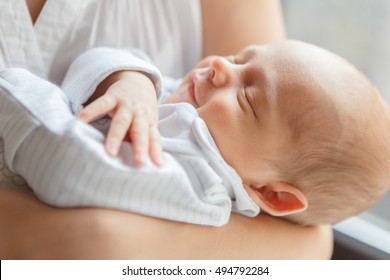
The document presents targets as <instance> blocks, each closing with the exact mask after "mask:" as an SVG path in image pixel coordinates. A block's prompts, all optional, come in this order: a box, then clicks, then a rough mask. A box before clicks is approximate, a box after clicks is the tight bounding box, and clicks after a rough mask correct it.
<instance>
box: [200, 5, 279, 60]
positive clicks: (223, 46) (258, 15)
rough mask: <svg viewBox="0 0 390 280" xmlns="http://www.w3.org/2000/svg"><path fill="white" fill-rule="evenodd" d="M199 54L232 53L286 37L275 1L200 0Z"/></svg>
mask: <svg viewBox="0 0 390 280" xmlns="http://www.w3.org/2000/svg"><path fill="white" fill-rule="evenodd" d="M201 6H202V21H203V55H204V56H209V55H215V54H218V55H231V54H236V53H238V52H239V51H240V50H242V49H243V48H244V47H246V46H248V45H251V44H266V43H271V42H276V41H281V40H284V39H285V37H286V34H285V30H284V23H283V14H282V9H281V5H280V1H279V0H245V1H242V0H213V1H210V0H201Z"/></svg>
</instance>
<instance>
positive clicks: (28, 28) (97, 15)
mask: <svg viewBox="0 0 390 280" xmlns="http://www.w3.org/2000/svg"><path fill="white" fill-rule="evenodd" d="M200 10H201V9H200V3H199V0H186V1H182V0H164V1H161V0H83V1H69V0H46V3H45V5H44V7H43V9H42V11H41V13H40V15H39V17H38V19H37V21H36V22H35V25H34V26H33V25H32V22H31V18H30V15H29V12H28V8H27V5H26V1H25V0H1V1H0V18H1V21H0V70H2V69H5V68H8V67H20V68H24V69H26V70H28V71H30V72H31V73H33V74H35V75H37V76H39V77H42V78H45V79H47V78H49V77H50V79H51V81H54V82H57V83H61V82H62V79H63V77H64V75H65V72H66V71H67V68H68V67H69V65H70V64H71V63H72V62H73V60H74V59H75V58H76V57H78V56H79V55H80V54H81V53H83V52H85V51H86V50H87V49H89V48H92V47H95V46H113V47H122V48H131V47H136V48H139V49H142V50H144V51H145V52H146V53H147V54H148V55H149V56H150V57H151V59H152V60H153V63H154V64H156V65H157V66H158V67H159V69H160V70H161V71H162V73H163V74H164V75H168V76H176V77H178V76H182V75H184V74H185V73H186V72H187V71H188V70H190V69H191V68H192V67H193V66H194V65H195V63H197V62H198V61H199V59H200V57H201V51H202V24H201V15H200ZM3 153H4V149H3V142H2V139H0V157H2V154H3ZM15 182H17V184H15ZM21 182H23V180H21V178H19V177H18V176H16V175H14V174H12V173H11V172H10V171H9V170H8V169H7V167H6V166H4V164H3V160H0V187H1V186H16V185H22V183H21Z"/></svg>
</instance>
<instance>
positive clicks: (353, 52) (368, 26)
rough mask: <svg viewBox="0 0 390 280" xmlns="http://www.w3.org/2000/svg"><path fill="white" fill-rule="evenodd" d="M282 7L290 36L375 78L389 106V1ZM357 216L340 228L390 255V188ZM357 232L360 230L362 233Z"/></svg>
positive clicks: (296, 1)
mask: <svg viewBox="0 0 390 280" xmlns="http://www.w3.org/2000/svg"><path fill="white" fill-rule="evenodd" d="M282 7H283V13H284V18H285V25H286V31H287V36H288V38H290V39H297V40H302V41H305V42H309V43H313V44H315V45H318V46H321V47H323V48H325V49H328V50H330V51H332V52H334V53H336V54H338V55H340V56H342V57H344V58H346V59H347V60H348V61H350V62H351V63H352V64H354V65H355V66H356V67H357V68H358V69H359V70H360V71H362V72H363V73H364V74H365V75H366V76H367V77H368V78H369V79H370V80H371V82H372V83H373V84H374V85H375V86H376V87H377V88H378V89H379V91H380V92H381V94H382V95H383V97H384V98H385V99H386V101H387V103H388V104H389V106H390V1H388V0H343V1H340V0H323V1H312V0H282ZM389 145H390V143H389ZM358 218H359V219H351V220H350V221H346V222H345V223H342V224H341V225H337V226H336V227H335V228H336V229H340V231H342V232H345V231H352V233H351V235H354V237H355V238H357V239H359V238H360V239H362V240H365V241H366V243H372V244H371V245H373V246H377V247H380V249H382V250H383V251H385V252H387V253H388V254H389V255H388V256H390V193H389V194H388V195H387V196H386V197H385V198H384V199H383V200H381V201H380V202H379V203H378V204H377V205H375V206H374V207H373V208H372V209H370V210H369V211H367V212H365V213H363V214H362V215H360V216H359V217H358ZM371 225H373V226H374V227H373V228H374V229H372V230H370V232H371V233H372V232H374V231H375V228H376V229H377V233H375V234H373V235H372V236H371V235H370V234H371V233H370V232H368V233H367V232H365V231H364V230H363V227H364V228H370V229H371ZM352 228H353V229H352ZM362 230H363V231H362ZM354 231H361V232H360V236H359V234H358V233H353V232H354ZM366 239H367V240H366ZM370 239H371V240H370ZM372 239H377V241H373V240H372ZM378 239H379V240H378Z"/></svg>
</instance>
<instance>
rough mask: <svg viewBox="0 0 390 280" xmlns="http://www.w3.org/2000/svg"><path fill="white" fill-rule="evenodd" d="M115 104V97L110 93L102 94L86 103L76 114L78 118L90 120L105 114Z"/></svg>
mask: <svg viewBox="0 0 390 280" xmlns="http://www.w3.org/2000/svg"><path fill="white" fill-rule="evenodd" d="M115 106H116V101H115V98H113V97H112V96H110V95H103V96H101V97H99V98H98V99H96V100H95V101H93V102H92V103H90V104H89V105H87V106H86V107H85V108H84V109H83V110H82V111H81V112H80V113H79V115H78V118H79V119H81V120H83V121H85V122H90V121H92V120H93V119H94V118H96V117H98V116H101V115H104V114H107V113H109V112H110V111H112V110H113V109H114V108H115Z"/></svg>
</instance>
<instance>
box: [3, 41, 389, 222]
mask: <svg viewBox="0 0 390 280" xmlns="http://www.w3.org/2000/svg"><path fill="white" fill-rule="evenodd" d="M118 71H121V72H122V73H123V75H122V79H127V78H128V76H126V75H127V74H129V73H130V76H132V75H133V74H135V75H139V78H141V79H138V80H137V81H138V82H137V83H135V84H134V83H127V84H128V85H131V87H132V89H131V90H139V91H140V92H142V94H150V96H154V98H156V96H157V98H158V100H159V106H158V118H159V121H158V133H154V134H153V133H152V132H151V133H150V135H151V136H150V137H151V138H153V139H154V140H153V141H155V140H156V139H157V138H158V137H160V141H161V146H162V153H160V152H159V151H158V149H155V151H154V152H152V153H151V154H152V160H150V159H149V158H146V159H144V158H141V159H140V158H139V157H138V155H137V151H136V150H135V149H134V145H135V143H134V141H133V140H131V141H128V139H125V141H123V142H121V143H120V144H119V143H118V144H117V146H115V145H114V146H113V145H112V142H111V143H109V144H107V143H108V142H109V139H110V137H111V139H113V138H115V137H113V135H114V134H115V133H117V134H119V135H124V134H125V133H126V131H127V130H128V128H126V127H125V128H124V131H123V132H121V130H120V129H118V123H119V122H118V121H117V120H116V121H115V119H116V117H115V116H117V115H118V114H119V113H121V114H126V111H125V110H122V112H120V110H117V111H116V114H111V113H112V111H113V108H121V106H120V102H121V100H122V99H121V98H122V97H121V98H117V97H116V96H115V95H113V94H110V95H105V92H106V91H107V92H109V91H108V90H107V89H103V91H102V92H103V94H101V96H99V97H97V98H96V97H94V93H96V92H97V90H98V89H99V86H98V85H99V84H102V83H101V82H102V81H104V80H106V79H107V77H110V75H111V74H112V73H117V72H118ZM130 76H129V77H130ZM145 77H146V78H145ZM143 83H144V84H143ZM148 83H149V85H148ZM122 84H123V83H122ZM124 84H126V83H124ZM150 84H151V85H153V86H152V87H150ZM178 84H179V83H178V82H177V81H174V80H172V79H169V78H161V75H160V73H159V71H158V69H156V68H155V67H154V66H153V65H152V64H151V63H150V62H148V61H147V59H146V58H145V56H144V55H143V54H141V53H140V52H139V51H135V50H129V51H128V50H118V49H109V48H97V49H92V50H90V51H88V52H86V53H84V54H83V55H82V56H80V57H79V58H78V59H77V60H76V61H75V62H74V63H73V64H72V66H71V67H70V69H69V71H68V74H67V76H66V78H65V80H64V82H63V85H62V87H61V89H60V88H58V87H56V86H54V85H52V84H50V83H48V82H46V81H44V80H41V79H39V78H37V77H34V76H32V75H31V74H29V73H28V72H25V71H24V70H21V69H6V70H4V71H2V72H1V73H0V99H1V102H0V116H1V117H0V135H1V138H3V140H4V143H5V153H4V155H5V162H6V164H7V166H8V167H9V169H10V170H11V171H12V172H14V173H16V174H20V175H21V176H22V177H24V178H25V180H26V181H27V183H28V185H29V187H30V188H31V189H32V190H33V192H34V193H35V194H36V195H37V197H38V198H40V199H41V200H43V201H44V202H46V203H48V204H50V205H54V206H58V207H77V206H98V207H109V208H115V209H121V210H126V211H133V212H137V213H141V214H145V215H152V216H155V217H160V218H165V219H172V220H177V221H182V222H189V223H197V224H203V225H214V226H221V225H223V224H225V223H226V222H227V221H228V219H229V216H230V214H231V212H232V211H233V212H236V213H240V214H243V215H246V216H249V217H253V216H256V215H258V214H259V213H260V209H261V211H262V212H264V213H268V214H270V215H273V216H279V217H283V218H284V219H288V220H289V221H292V222H296V223H300V224H304V225H312V224H324V223H336V222H338V221H340V220H342V219H345V218H347V217H349V216H352V215H355V214H357V213H359V212H362V211H364V210H366V209H367V208H369V207H370V206H371V205H372V204H374V203H375V202H376V201H378V199H380V198H381V197H382V196H383V195H384V194H385V193H386V192H387V191H388V190H389V186H390V145H389V144H388V143H390V115H389V110H388V108H387V107H386V104H385V102H384V101H383V99H382V98H381V96H380V94H379V93H378V91H377V90H376V89H375V88H374V87H373V86H372V85H371V84H370V82H369V81H368V80H367V79H366V78H365V77H364V76H363V75H362V74H361V73H360V72H359V71H357V70H356V69H355V68H354V67H353V66H352V65H350V64H349V63H347V62H346V61H345V60H343V59H341V58H340V57H338V56H336V55H334V54H332V53H329V52H328V51H326V50H323V49H321V48H319V47H316V46H313V45H310V44H306V43H302V42H297V41H285V42H281V43H276V44H269V45H262V46H250V47H248V48H245V49H244V50H243V51H241V52H240V53H239V54H237V55H235V56H229V57H219V56H212V57H208V58H206V59H204V60H203V61H201V62H200V63H199V64H198V65H197V66H196V67H195V69H193V71H191V73H189V74H188V75H187V76H186V77H185V78H184V79H183V80H182V81H181V83H180V84H179V85H178ZM114 85H115V82H114V83H113V84H112V86H114ZM177 85H178V86H177ZM145 89H147V90H145ZM117 92H120V93H121V95H123V94H126V88H123V87H122V88H120V90H118V91H117ZM145 98H150V97H145ZM83 104H88V105H87V106H86V107H85V108H83ZM107 113H109V114H110V115H112V116H113V118H112V121H111V118H110V117H108V116H107V115H106V114H107ZM76 114H78V115H79V117H75V115H76ZM99 116H100V117H99ZM92 118H94V120H93V121H92V122H90V124H87V123H86V122H85V121H90V120H92ZM80 119H81V120H80ZM82 120H84V121H82ZM138 121H139V120H138ZM111 123H112V124H113V125H114V126H116V127H115V129H116V132H115V133H114V134H113V131H114V130H113V127H112V126H111V127H110V124H111ZM138 126H139V127H142V125H140V124H138ZM122 130H123V128H122ZM118 131H119V133H118ZM107 135H108V136H107ZM153 135H154V136H153ZM156 135H157V136H156ZM138 141H139V140H138Z"/></svg>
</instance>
